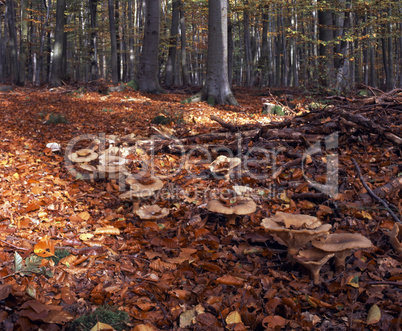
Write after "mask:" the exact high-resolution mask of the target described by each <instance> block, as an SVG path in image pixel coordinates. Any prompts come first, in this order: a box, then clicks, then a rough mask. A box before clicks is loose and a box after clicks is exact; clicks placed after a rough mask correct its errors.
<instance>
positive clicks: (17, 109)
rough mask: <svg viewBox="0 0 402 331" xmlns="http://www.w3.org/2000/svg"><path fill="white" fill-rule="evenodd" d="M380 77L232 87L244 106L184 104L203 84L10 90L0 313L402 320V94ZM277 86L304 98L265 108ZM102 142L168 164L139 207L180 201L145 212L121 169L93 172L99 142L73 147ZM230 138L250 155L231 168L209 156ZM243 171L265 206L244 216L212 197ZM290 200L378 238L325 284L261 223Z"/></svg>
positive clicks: (302, 326) (241, 181)
mask: <svg viewBox="0 0 402 331" xmlns="http://www.w3.org/2000/svg"><path fill="white" fill-rule="evenodd" d="M371 91H372V92H373V93H374V95H368V96H362V95H363V94H362V95H360V96H359V95H349V96H347V97H346V96H342V97H323V96H321V97H320V96H317V95H314V94H307V93H306V92H300V91H295V90H280V89H271V90H269V89H262V90H255V89H243V88H235V89H234V93H235V97H236V99H237V100H238V102H239V103H240V106H239V107H234V106H217V107H212V106H210V105H208V104H206V103H192V104H184V103H181V101H182V100H184V99H185V98H188V97H190V96H191V95H192V93H193V92H194V91H190V90H184V89H179V88H178V89H176V90H171V91H169V93H166V94H159V95H148V94H143V93H139V92H137V91H134V90H131V89H129V88H127V89H126V90H124V91H123V92H113V93H110V94H105V93H100V90H96V87H94V86H89V85H88V86H85V85H83V86H64V87H61V88H55V89H45V88H28V87H26V88H14V89H13V91H9V92H4V93H0V118H1V121H0V151H1V154H0V193H1V195H0V229H1V232H0V279H1V282H0V329H1V330H38V329H39V328H40V329H41V330H61V329H70V330H90V329H91V328H92V327H94V326H95V324H96V323H97V322H102V323H106V324H109V325H113V328H114V329H116V330H158V329H161V330H164V329H165V330H168V329H170V330H171V329H175V330H177V329H180V330H224V329H228V330H264V329H267V330H274V329H287V330H290V329H292V330H309V329H317V330H321V329H322V330H398V329H399V330H400V327H401V323H402V310H401V307H402V267H401V259H402V253H401V254H400V255H399V256H398V253H397V250H398V246H397V244H398V241H399V242H400V241H402V227H401V228H400V229H401V231H400V232H399V233H398V232H397V231H396V230H397V229H398V226H397V225H395V224H401V223H399V222H400V217H401V215H402V199H401V198H402V196H401V192H402V161H401V160H402V153H401V146H402V144H401V141H402V138H401V137H402V116H401V111H402V93H401V90H396V91H393V92H392V93H388V94H387V93H382V92H380V91H377V90H371ZM368 92H370V89H368ZM264 102H265V103H272V104H276V105H281V106H282V107H283V108H282V109H287V110H289V109H290V110H291V111H290V113H291V115H285V116H279V115H269V114H266V112H264V113H263V112H262V109H263V103H264ZM287 107H288V108H287ZM211 115H212V118H211ZM85 135H87V136H85ZM88 135H89V136H88ZM96 139H99V141H100V143H99V142H98V144H93V143H94V141H95V140H96ZM50 143H55V144H53V145H49V144H50ZM56 144H58V145H56ZM57 146H60V150H57ZM88 146H90V147H91V148H92V149H93V150H95V151H96V153H98V154H99V155H100V154H102V153H103V154H104V153H105V150H106V153H107V152H109V153H112V151H113V153H118V154H119V155H120V154H121V155H122V156H124V158H125V162H126V164H125V165H124V169H126V170H128V171H129V172H130V173H132V174H141V173H143V174H144V176H145V177H146V176H147V175H148V173H151V174H153V175H155V176H157V177H159V178H160V179H161V180H162V182H163V183H164V187H163V188H162V189H161V190H160V191H158V192H156V193H155V196H153V197H150V198H148V199H146V198H143V199H141V200H140V206H141V207H142V206H145V205H150V204H157V205H158V206H159V207H161V208H166V209H168V211H169V214H168V215H167V216H163V215H162V216H163V217H161V218H160V219H157V220H142V219H140V218H139V216H138V215H137V213H136V212H135V211H134V208H133V203H132V202H131V201H126V200H123V198H120V195H121V194H122V193H124V192H123V191H125V190H127V189H128V185H126V183H125V176H119V177H116V176H115V177H113V175H112V174H108V175H107V176H106V175H105V176H99V177H100V178H96V172H95V173H94V172H93V169H95V168H94V167H96V166H97V165H98V164H99V159H95V160H92V161H88V162H87V164H86V166H84V167H80V165H79V164H78V163H72V162H70V160H69V157H68V155H70V154H71V152H73V151H76V150H78V149H80V148H85V147H88ZM117 147H118V148H117ZM221 154H225V155H227V156H230V157H238V158H240V159H241V164H240V166H238V167H236V168H235V169H234V171H233V172H232V173H231V174H230V178H229V179H225V178H221V177H216V176H214V175H213V174H212V173H211V171H210V167H209V166H210V163H211V162H212V161H214V160H215V159H216V158H217V157H218V156H219V155H221ZM81 156H83V157H85V156H86V155H85V154H82V155H81ZM90 166H92V167H90ZM221 166H225V165H221ZM83 168H85V169H86V170H84V169H83ZM359 172H361V178H359ZM119 174H120V173H119ZM87 177H88V178H87ZM89 177H90V178H89ZM105 177H106V178H105ZM146 179H147V180H149V178H147V177H146ZM147 180H145V181H144V180H143V182H145V183H146V181H147ZM331 180H332V182H331ZM363 183H364V184H367V185H368V187H369V191H371V190H375V189H376V190H375V191H374V192H375V193H376V194H377V195H378V196H379V197H381V198H382V199H383V202H384V203H380V202H379V201H378V200H377V199H375V198H373V197H372V196H370V194H368V191H367V189H365V188H364V186H363ZM320 184H321V186H320ZM238 186H247V187H248V189H243V191H242V192H240V193H238V194H241V195H247V197H248V198H251V199H253V200H254V201H255V202H256V204H257V208H256V211H255V212H252V213H250V214H248V215H244V216H242V215H240V216H238V217H237V218H236V219H235V220H233V219H232V218H228V216H227V215H224V214H220V213H213V212H210V211H208V210H207V208H206V207H207V203H208V202H209V201H210V200H212V199H214V198H215V199H217V198H221V200H223V201H226V202H227V200H229V205H230V203H232V202H231V198H233V197H229V199H227V194H232V193H233V192H234V191H238V190H239V188H238ZM240 190H241V189H240ZM244 192H246V193H244ZM225 199H226V200H225ZM236 203H237V202H236ZM277 212H286V213H292V214H305V215H310V216H315V217H317V218H318V219H319V221H320V222H322V223H324V224H330V225H331V226H332V228H331V230H330V231H329V232H331V233H333V232H336V233H358V234H361V235H363V236H365V237H366V238H368V239H370V240H371V242H372V245H371V247H369V248H363V249H356V250H354V251H352V252H350V255H349V256H348V257H347V259H346V265H345V267H344V270H342V271H340V272H335V270H334V266H333V261H332V260H330V261H329V262H328V263H326V264H324V265H323V267H322V269H321V272H320V281H319V282H316V284H314V283H313V282H312V280H311V276H310V273H309V272H308V270H307V269H304V268H303V267H302V266H301V265H300V264H299V263H295V262H294V259H293V258H292V257H289V258H287V247H286V246H285V245H284V242H283V241H281V240H280V239H278V237H277V236H276V235H275V234H273V233H272V232H269V231H266V230H265V229H264V227H263V226H262V225H261V223H262V220H263V219H265V218H270V217H272V216H274V215H275V214H276V213H277ZM160 214H161V212H159V211H158V212H154V213H153V215H156V216H158V215H160ZM392 214H393V215H394V216H392ZM278 215H279V214H278ZM398 215H399V216H398ZM398 217H399V221H398ZM282 226H283V225H282ZM393 229H394V230H393ZM289 230H292V231H294V230H297V229H294V228H292V227H289ZM299 230H300V229H299ZM392 230H393V232H391V231H392ZM392 233H393V235H394V237H395V238H394V241H393V242H394V244H391V241H390V238H391V237H392ZM390 236H391V237H390ZM309 245H311V243H307V246H309ZM399 249H400V250H401V251H402V248H400V246H399ZM106 305H107V306H106ZM101 306H102V307H103V308H99V307H101ZM109 306H111V307H109ZM112 307H118V308H119V310H121V311H124V312H126V313H127V314H120V313H118V311H115V310H113V308H112ZM96 308H98V309H97V310H96V311H95V312H98V314H97V315H96V316H95V317H93V316H92V317H93V318H92V320H90V321H87V320H84V319H81V320H80V321H79V322H76V323H75V324H71V323H72V320H73V319H75V318H78V317H80V316H87V315H88V314H90V313H91V312H93V311H94V310H95V309H96ZM100 329H102V328H101V327H98V328H97V330H100Z"/></svg>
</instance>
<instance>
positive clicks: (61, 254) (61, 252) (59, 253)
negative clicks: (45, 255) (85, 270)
mask: <svg viewBox="0 0 402 331" xmlns="http://www.w3.org/2000/svg"><path fill="white" fill-rule="evenodd" d="M69 255H70V252H69V251H68V250H66V249H60V248H58V249H56V250H55V252H54V256H51V257H49V259H51V260H53V262H54V264H57V263H59V261H60V260H61V259H64V258H65V257H67V256H69Z"/></svg>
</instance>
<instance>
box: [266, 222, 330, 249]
mask: <svg viewBox="0 0 402 331" xmlns="http://www.w3.org/2000/svg"><path fill="white" fill-rule="evenodd" d="M261 225H262V227H263V228H264V229H265V230H266V231H268V232H270V233H273V234H274V239H275V240H276V241H278V242H279V243H280V244H282V245H285V246H287V247H288V253H289V255H293V254H295V253H297V251H298V250H299V249H301V248H303V246H304V245H306V244H307V243H308V242H310V241H311V240H313V239H314V238H317V237H321V236H325V235H327V234H328V233H329V230H330V229H331V227H332V226H331V224H322V225H320V226H319V227H317V228H315V229H304V228H300V229H288V228H285V227H284V226H283V225H280V224H278V223H277V222H275V221H273V220H272V218H264V219H263V220H262V222H261Z"/></svg>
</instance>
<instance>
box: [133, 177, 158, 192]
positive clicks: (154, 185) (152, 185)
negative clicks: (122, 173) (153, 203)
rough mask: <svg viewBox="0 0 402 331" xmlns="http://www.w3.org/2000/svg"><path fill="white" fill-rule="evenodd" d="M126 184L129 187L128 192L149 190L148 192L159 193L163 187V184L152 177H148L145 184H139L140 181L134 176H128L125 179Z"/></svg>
mask: <svg viewBox="0 0 402 331" xmlns="http://www.w3.org/2000/svg"><path fill="white" fill-rule="evenodd" d="M126 183H127V184H128V185H130V190H132V191H141V190H150V191H159V190H160V189H161V188H162V187H163V185H164V184H163V182H162V181H161V180H160V179H159V178H158V177H154V176H150V177H149V178H147V181H146V182H142V183H141V179H137V178H135V177H134V176H128V177H127V178H126Z"/></svg>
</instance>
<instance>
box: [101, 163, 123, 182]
mask: <svg viewBox="0 0 402 331" xmlns="http://www.w3.org/2000/svg"><path fill="white" fill-rule="evenodd" d="M98 171H99V176H100V177H108V178H110V179H117V178H119V177H120V176H121V175H125V176H127V175H128V174H129V171H128V169H127V168H126V167H125V166H123V165H119V164H106V165H104V164H101V165H98Z"/></svg>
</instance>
